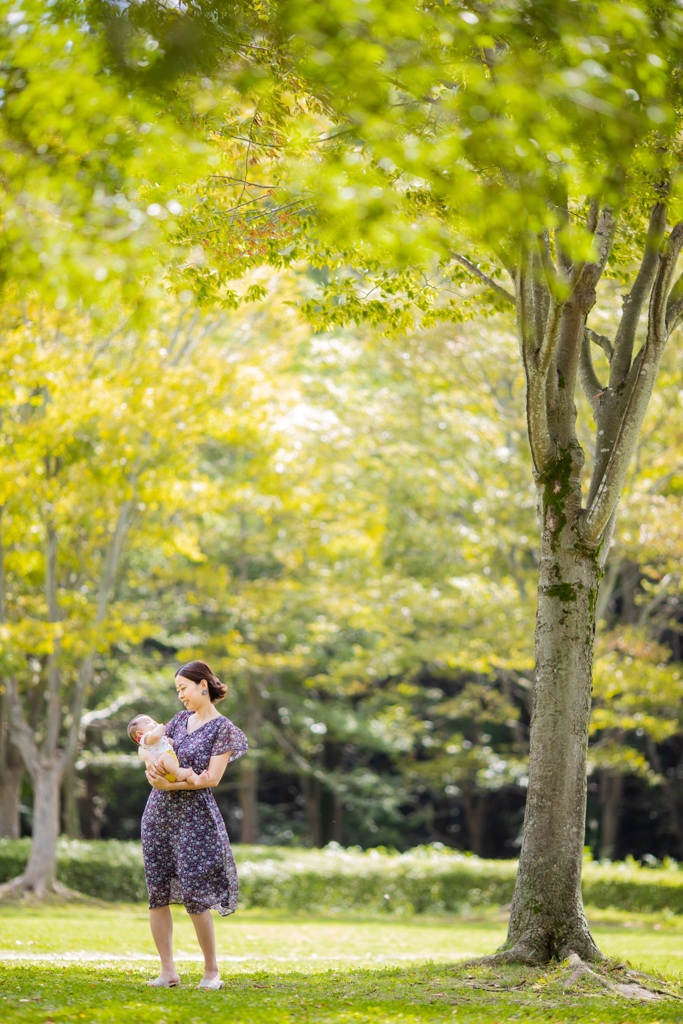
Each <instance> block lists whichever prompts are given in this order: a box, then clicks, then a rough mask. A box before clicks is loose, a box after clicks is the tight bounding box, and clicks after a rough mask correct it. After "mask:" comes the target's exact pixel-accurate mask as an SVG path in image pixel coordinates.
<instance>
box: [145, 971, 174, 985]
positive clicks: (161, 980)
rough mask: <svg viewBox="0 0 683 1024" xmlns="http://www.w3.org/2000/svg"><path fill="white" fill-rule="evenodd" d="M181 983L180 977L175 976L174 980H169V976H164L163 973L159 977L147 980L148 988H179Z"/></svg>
mask: <svg viewBox="0 0 683 1024" xmlns="http://www.w3.org/2000/svg"><path fill="white" fill-rule="evenodd" d="M179 985H180V978H175V979H174V980H173V981H169V980H168V978H164V976H163V974H160V975H159V977H158V978H154V979H153V980H152V981H148V982H147V988H177V987H178V986H179Z"/></svg>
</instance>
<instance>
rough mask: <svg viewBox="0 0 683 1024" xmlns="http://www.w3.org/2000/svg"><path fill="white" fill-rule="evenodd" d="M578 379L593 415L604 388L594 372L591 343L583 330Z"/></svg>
mask: <svg viewBox="0 0 683 1024" xmlns="http://www.w3.org/2000/svg"><path fill="white" fill-rule="evenodd" d="M579 380H580V382H581V387H582V388H583V393H584V394H585V396H586V398H587V399H588V401H589V402H590V404H591V408H592V409H593V414H594V415H595V414H596V413H597V410H598V408H599V406H598V402H599V400H600V396H601V394H602V392H603V390H604V388H603V385H602V384H601V382H600V378H599V377H598V375H597V373H596V372H595V366H594V365H593V355H592V353H591V343H590V339H589V337H588V332H587V331H584V332H583V343H582V345H581V354H580V356H579ZM596 419H597V416H596Z"/></svg>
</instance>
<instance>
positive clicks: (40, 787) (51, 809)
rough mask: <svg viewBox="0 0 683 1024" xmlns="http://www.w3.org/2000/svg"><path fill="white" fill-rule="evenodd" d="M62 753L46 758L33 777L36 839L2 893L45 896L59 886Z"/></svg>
mask: <svg viewBox="0 0 683 1024" xmlns="http://www.w3.org/2000/svg"><path fill="white" fill-rule="evenodd" d="M63 770H64V769H63V760H62V758H61V757H57V758H54V759H52V760H50V761H43V763H42V764H41V765H40V767H39V770H38V771H36V773H35V776H34V778H33V787H34V799H33V841H32V843H31V853H30V856H29V859H28V864H27V865H26V869H25V871H24V872H23V873H22V874H21V875H19V876H18V877H17V878H13V879H12V880H11V881H10V882H7V883H6V884H5V885H3V886H2V888H1V889H0V892H2V893H3V894H5V893H11V892H13V891H17V892H24V893H25V892H32V893H34V894H35V895H36V896H38V897H42V896H44V895H45V893H46V892H49V891H51V890H55V889H57V888H58V886H57V839H58V837H59V790H60V786H61V783H62V775H63Z"/></svg>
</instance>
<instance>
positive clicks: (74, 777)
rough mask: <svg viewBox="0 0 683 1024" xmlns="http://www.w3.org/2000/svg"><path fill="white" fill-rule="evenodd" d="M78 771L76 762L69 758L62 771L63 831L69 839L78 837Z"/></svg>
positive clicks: (79, 828)
mask: <svg viewBox="0 0 683 1024" xmlns="http://www.w3.org/2000/svg"><path fill="white" fill-rule="evenodd" d="M78 781H79V780H78V773H77V771H76V763H75V761H74V760H73V759H71V760H70V761H69V763H68V765H67V766H66V770H65V772H64V780H63V783H62V797H63V803H64V832H65V834H66V835H67V836H69V838H70V839H80V838H81V836H82V832H81V816H80V812H79V808H78Z"/></svg>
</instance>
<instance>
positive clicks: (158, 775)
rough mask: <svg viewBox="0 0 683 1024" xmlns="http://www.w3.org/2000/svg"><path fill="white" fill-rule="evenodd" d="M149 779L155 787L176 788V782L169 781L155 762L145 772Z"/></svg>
mask: <svg viewBox="0 0 683 1024" xmlns="http://www.w3.org/2000/svg"><path fill="white" fill-rule="evenodd" d="M145 775H146V776H147V781H148V782H149V784H150V786H152V788H153V789H174V788H175V784H174V783H173V782H169V781H168V779H167V778H166V777H165V776H164V775H163V774H162V772H160V771H159V769H158V768H157V766H156V765H155V764H151V765H150V766H149V768H148V769H147V771H146V772H145Z"/></svg>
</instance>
